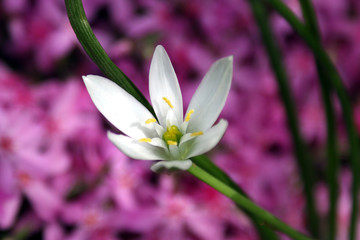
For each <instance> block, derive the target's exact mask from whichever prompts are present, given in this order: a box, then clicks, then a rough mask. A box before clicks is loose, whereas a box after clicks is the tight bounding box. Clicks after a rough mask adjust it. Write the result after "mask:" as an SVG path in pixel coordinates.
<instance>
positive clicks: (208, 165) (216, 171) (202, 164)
mask: <svg viewBox="0 0 360 240" xmlns="http://www.w3.org/2000/svg"><path fill="white" fill-rule="evenodd" d="M191 161H193V163H194V164H195V165H197V166H198V167H199V168H202V169H203V170H204V171H206V172H207V173H208V174H211V175H212V176H214V177H215V178H217V179H218V180H220V181H222V182H223V183H224V184H226V185H228V186H230V187H231V188H233V189H235V190H236V191H237V192H238V193H240V194H242V195H243V196H244V197H246V198H248V199H249V197H248V196H247V195H246V193H245V192H244V190H242V189H241V188H240V187H239V186H238V185H237V184H236V183H235V182H234V181H233V180H232V179H231V178H230V177H229V176H228V175H226V173H225V172H223V171H222V170H221V169H220V168H219V167H218V166H216V165H215V164H214V163H213V162H212V161H211V160H210V159H209V158H207V157H206V156H204V155H202V156H197V157H192V158H191ZM236 206H237V207H238V208H239V209H240V210H242V211H244V212H245V213H246V215H248V217H249V218H250V219H251V221H252V222H253V224H254V227H255V228H256V230H257V232H258V234H259V237H260V239H263V240H277V239H278V237H277V235H276V234H275V233H274V231H273V230H271V229H270V228H269V227H267V226H266V225H263V224H260V223H261V221H259V219H257V218H256V217H255V216H254V215H253V214H251V213H250V212H249V211H246V210H245V209H243V208H242V207H241V206H240V205H238V204H236Z"/></svg>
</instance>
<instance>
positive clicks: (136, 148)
mask: <svg viewBox="0 0 360 240" xmlns="http://www.w3.org/2000/svg"><path fill="white" fill-rule="evenodd" d="M107 136H108V138H109V139H110V141H111V142H112V143H113V144H114V145H115V146H116V147H117V148H119V149H120V151H122V152H123V153H124V154H125V155H127V156H128V157H131V158H134V159H139V160H166V159H168V154H167V153H166V151H165V150H164V149H163V148H161V147H156V146H153V145H151V144H148V143H146V142H139V141H138V140H136V139H133V138H129V137H127V136H124V135H121V134H119V135H118V134H114V133H112V132H108V134H107Z"/></svg>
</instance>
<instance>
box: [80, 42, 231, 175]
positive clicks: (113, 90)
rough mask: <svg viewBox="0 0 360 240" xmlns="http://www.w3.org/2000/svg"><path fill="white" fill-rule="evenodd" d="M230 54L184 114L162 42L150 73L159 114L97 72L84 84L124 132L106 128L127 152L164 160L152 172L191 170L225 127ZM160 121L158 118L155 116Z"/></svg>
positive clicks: (204, 82) (213, 69)
mask: <svg viewBox="0 0 360 240" xmlns="http://www.w3.org/2000/svg"><path fill="white" fill-rule="evenodd" d="M232 61H233V59H232V57H227V58H222V59H220V60H218V61H216V62H215V63H214V64H213V65H212V66H211V68H210V70H209V72H208V73H207V74H206V75H205V77H204V79H203V80H202V82H201V84H200V85H199V87H198V89H197V90H196V92H195V94H194V96H193V97H192V99H191V102H190V104H189V107H188V110H187V111H186V114H185V117H184V115H183V103H182V96H181V91H180V87H179V83H178V80H177V77H176V75H175V71H174V69H173V67H172V64H171V62H170V59H169V57H168V55H167V53H166V52H165V49H164V48H163V47H162V46H157V47H156V50H155V53H154V56H153V59H152V62H151V66H150V76H149V85H150V86H149V90H150V98H151V102H152V104H153V107H154V110H155V114H156V118H155V116H153V115H152V114H151V113H150V112H149V111H148V110H147V109H146V108H145V107H144V106H143V105H142V104H141V103H140V102H138V101H137V100H136V99H135V98H134V97H133V96H131V95H130V94H129V93H127V92H126V91H125V90H123V89H122V88H120V87H119V86H118V85H116V84H115V83H114V82H112V81H110V80H108V79H106V78H103V77H100V76H94V75H88V76H84V77H83V79H84V82H85V85H86V88H87V90H88V92H89V94H90V96H91V99H92V100H93V102H94V104H95V106H96V107H97V108H98V109H99V111H100V112H101V113H102V114H103V115H104V116H105V117H106V118H107V119H108V120H109V121H110V122H111V123H112V124H113V125H114V126H115V127H116V128H118V129H119V130H120V131H122V132H123V133H124V134H125V135H127V136H125V135H122V134H119V135H118V134H114V133H111V132H108V137H109V139H110V140H111V141H112V142H113V143H114V144H115V145H116V146H117V147H118V148H119V149H120V150H121V151H122V152H123V153H124V154H126V155H127V156H129V157H131V158H134V159H141V160H161V161H160V162H157V163H156V164H154V165H152V167H151V169H152V170H153V171H159V170H161V169H163V168H166V169H181V170H187V169H189V168H190V166H191V164H192V162H191V160H190V159H189V158H191V157H194V156H198V155H201V154H203V153H205V152H208V151H209V150H211V149H212V148H213V147H215V145H216V144H217V143H218V142H219V141H220V139H221V138H222V136H223V135H224V132H225V130H226V128H227V125H228V124H227V121H225V120H223V119H221V120H220V121H219V123H217V124H216V125H214V126H212V125H213V124H214V123H215V121H216V119H217V118H218V116H219V114H220V112H221V110H222V108H223V107H224V104H225V101H226V98H227V95H228V93H229V89H230V85H231V78H232ZM156 119H157V120H156Z"/></svg>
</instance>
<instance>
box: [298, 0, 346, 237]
mask: <svg viewBox="0 0 360 240" xmlns="http://www.w3.org/2000/svg"><path fill="white" fill-rule="evenodd" d="M300 4H301V9H302V14H303V16H304V20H305V25H306V26H307V28H308V30H309V31H310V32H311V33H312V35H313V36H314V38H315V39H316V40H317V41H318V42H319V44H321V36H320V31H319V27H318V23H317V20H316V14H315V10H314V8H313V6H312V4H311V2H310V0H300ZM316 67H317V71H318V75H319V80H320V87H321V92H322V98H323V104H324V108H325V114H326V125H327V158H328V167H327V181H328V187H329V199H330V208H329V216H328V231H329V232H328V236H327V239H329V240H334V239H335V236H336V227H337V225H336V209H337V200H338V189H339V186H338V181H337V179H338V172H339V170H338V169H339V165H340V158H339V154H338V149H337V143H336V138H337V134H336V121H335V119H336V116H335V111H334V108H333V106H332V102H331V85H330V83H329V82H328V81H327V79H329V76H328V74H327V71H326V70H325V69H324V68H323V67H322V65H321V62H320V61H319V59H318V58H316Z"/></svg>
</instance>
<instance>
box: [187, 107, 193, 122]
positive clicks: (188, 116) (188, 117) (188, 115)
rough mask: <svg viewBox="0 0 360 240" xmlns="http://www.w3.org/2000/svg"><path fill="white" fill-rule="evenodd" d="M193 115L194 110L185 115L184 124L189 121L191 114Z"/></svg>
mask: <svg viewBox="0 0 360 240" xmlns="http://www.w3.org/2000/svg"><path fill="white" fill-rule="evenodd" d="M193 113H194V109H191V110H190V111H189V112H188V114H186V118H185V122H188V121H190V118H191V114H193Z"/></svg>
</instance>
